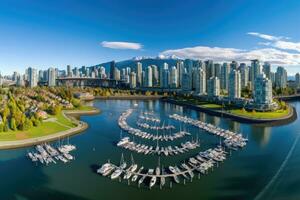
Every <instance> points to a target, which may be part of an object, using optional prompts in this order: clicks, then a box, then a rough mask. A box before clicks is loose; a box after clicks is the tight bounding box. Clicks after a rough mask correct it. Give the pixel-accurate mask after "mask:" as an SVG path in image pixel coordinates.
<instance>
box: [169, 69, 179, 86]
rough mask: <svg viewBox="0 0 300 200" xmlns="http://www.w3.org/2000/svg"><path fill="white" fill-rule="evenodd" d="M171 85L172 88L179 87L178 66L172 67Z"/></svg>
mask: <svg viewBox="0 0 300 200" xmlns="http://www.w3.org/2000/svg"><path fill="white" fill-rule="evenodd" d="M170 83H171V84H170V86H171V88H177V87H178V72H177V68H176V67H175V66H173V67H172V68H171V73H170Z"/></svg>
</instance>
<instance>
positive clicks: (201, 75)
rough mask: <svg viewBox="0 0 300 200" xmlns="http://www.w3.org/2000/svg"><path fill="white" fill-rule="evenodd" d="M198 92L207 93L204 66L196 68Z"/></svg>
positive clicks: (199, 93)
mask: <svg viewBox="0 0 300 200" xmlns="http://www.w3.org/2000/svg"><path fill="white" fill-rule="evenodd" d="M196 94H198V95H204V94H206V73H205V70H204V69H203V68H198V69H197V70H196Z"/></svg>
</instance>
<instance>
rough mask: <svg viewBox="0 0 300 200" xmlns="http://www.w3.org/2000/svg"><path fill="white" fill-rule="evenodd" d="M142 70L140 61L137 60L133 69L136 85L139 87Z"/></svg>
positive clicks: (141, 81)
mask: <svg viewBox="0 0 300 200" xmlns="http://www.w3.org/2000/svg"><path fill="white" fill-rule="evenodd" d="M142 71H143V66H142V63H141V62H137V63H136V69H135V72H136V85H137V87H141V86H142V85H143V78H142Z"/></svg>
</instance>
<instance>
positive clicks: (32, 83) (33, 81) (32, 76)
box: [27, 67, 37, 88]
mask: <svg viewBox="0 0 300 200" xmlns="http://www.w3.org/2000/svg"><path fill="white" fill-rule="evenodd" d="M27 73H28V86H29V87H31V88H33V87H36V86H37V71H36V69H34V68H32V67H29V68H28V69H27Z"/></svg>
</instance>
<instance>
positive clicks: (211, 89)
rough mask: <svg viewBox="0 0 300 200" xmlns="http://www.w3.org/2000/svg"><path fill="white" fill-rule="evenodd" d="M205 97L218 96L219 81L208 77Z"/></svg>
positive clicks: (216, 78)
mask: <svg viewBox="0 0 300 200" xmlns="http://www.w3.org/2000/svg"><path fill="white" fill-rule="evenodd" d="M207 95H208V96H209V97H217V96H220V80H219V78H218V77H215V76H214V77H210V79H209V80H208V87H207Z"/></svg>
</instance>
